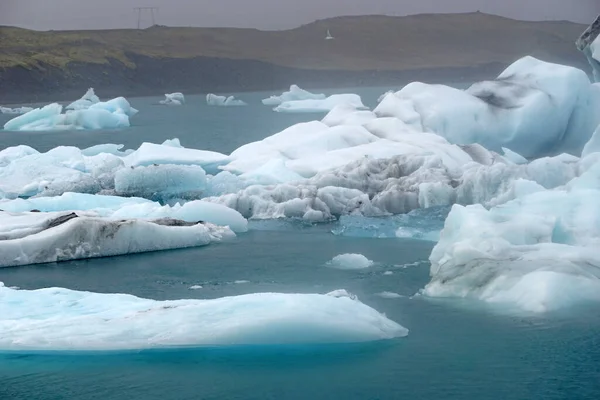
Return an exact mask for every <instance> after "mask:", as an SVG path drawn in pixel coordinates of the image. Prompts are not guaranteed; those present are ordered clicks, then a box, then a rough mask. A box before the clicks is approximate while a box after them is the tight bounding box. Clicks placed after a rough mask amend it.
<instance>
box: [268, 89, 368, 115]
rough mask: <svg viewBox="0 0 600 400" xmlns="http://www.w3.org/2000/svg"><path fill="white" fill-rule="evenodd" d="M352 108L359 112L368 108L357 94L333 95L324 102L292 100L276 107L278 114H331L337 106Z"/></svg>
mask: <svg viewBox="0 0 600 400" xmlns="http://www.w3.org/2000/svg"><path fill="white" fill-rule="evenodd" d="M341 105H343V106H350V107H354V108H355V109H357V110H365V109H367V107H366V106H365V105H364V104H363V102H362V99H361V98H360V96H359V95H357V94H353V93H350V94H333V95H331V96H329V97H327V98H325V99H322V100H291V101H285V102H283V103H281V104H280V105H278V106H277V107H275V108H274V109H273V110H274V111H277V112H287V113H311V112H314V113H321V112H329V111H331V110H333V109H334V108H335V107H336V106H341Z"/></svg>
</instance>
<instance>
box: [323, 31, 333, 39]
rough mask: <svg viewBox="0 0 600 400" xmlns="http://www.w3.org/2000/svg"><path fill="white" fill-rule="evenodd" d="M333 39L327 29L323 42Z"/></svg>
mask: <svg viewBox="0 0 600 400" xmlns="http://www.w3.org/2000/svg"><path fill="white" fill-rule="evenodd" d="M332 39H334V37H333V36H331V32H329V29H327V36H325V40H332Z"/></svg>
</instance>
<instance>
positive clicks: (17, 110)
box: [0, 106, 33, 114]
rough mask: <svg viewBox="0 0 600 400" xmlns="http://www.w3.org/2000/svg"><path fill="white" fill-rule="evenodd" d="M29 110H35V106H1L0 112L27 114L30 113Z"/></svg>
mask: <svg viewBox="0 0 600 400" xmlns="http://www.w3.org/2000/svg"><path fill="white" fill-rule="evenodd" d="M29 111H33V108H32V107H16V108H10V107H2V106H0V114H25V113H28V112H29Z"/></svg>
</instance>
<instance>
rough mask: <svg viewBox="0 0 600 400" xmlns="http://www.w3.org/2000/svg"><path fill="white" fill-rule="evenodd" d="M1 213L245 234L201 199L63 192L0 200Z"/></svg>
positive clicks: (233, 217)
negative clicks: (176, 223) (181, 224)
mask: <svg viewBox="0 0 600 400" xmlns="http://www.w3.org/2000/svg"><path fill="white" fill-rule="evenodd" d="M0 210H4V211H7V212H12V213H21V212H28V211H31V210H37V211H41V212H65V211H71V212H80V211H82V212H85V214H86V215H89V216H92V215H93V216H97V217H102V218H108V219H112V220H122V219H145V220H159V219H165V218H166V219H175V220H181V221H185V222H188V223H198V222H208V223H211V224H214V225H219V226H227V227H229V228H230V229H231V230H233V231H234V232H246V231H247V230H248V222H247V221H246V219H245V218H244V217H242V216H241V215H240V213H238V212H237V211H235V210H232V209H231V208H228V207H225V206H221V205H219V204H214V203H208V202H205V201H201V200H195V201H190V202H187V203H184V204H179V203H177V204H175V205H173V206H169V205H164V206H163V205H161V204H159V203H157V202H154V201H151V200H148V199H143V198H137V197H118V196H103V195H93V194H84V193H64V194H62V195H60V196H56V197H35V198H30V199H14V200H0Z"/></svg>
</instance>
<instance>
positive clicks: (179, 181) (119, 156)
mask: <svg viewBox="0 0 600 400" xmlns="http://www.w3.org/2000/svg"><path fill="white" fill-rule="evenodd" d="M121 149H122V146H121V145H112V144H106V145H98V146H94V147H91V148H88V149H84V150H80V149H78V148H76V147H63V146H59V147H57V148H54V149H52V150H50V151H48V152H46V153H39V152H37V151H36V150H34V149H32V148H30V147H27V146H18V147H9V148H7V149H4V150H1V151H0V198H3V197H5V198H15V197H31V196H56V195H60V194H62V193H65V192H80V193H99V192H101V191H107V190H108V191H114V190H115V181H118V183H119V185H118V186H119V190H121V191H122V193H123V194H126V195H136V196H142V195H143V196H146V195H149V196H151V197H155V198H157V199H159V198H160V199H162V200H166V197H168V196H170V195H168V194H169V193H170V194H171V195H172V196H173V197H177V196H178V195H182V196H184V197H187V198H189V197H193V193H201V192H202V191H203V190H204V187H205V182H206V178H205V173H204V171H207V172H212V173H216V172H219V169H218V166H220V165H223V164H226V163H227V161H228V160H229V157H228V156H225V155H223V154H220V153H215V152H210V151H201V150H193V149H186V148H183V147H180V146H179V142H178V141H177V140H173V141H167V142H166V143H165V144H162V145H158V144H152V143H143V144H142V145H141V146H140V147H139V148H138V149H137V150H135V151H131V150H127V151H122V150H121ZM153 171H155V172H159V173H160V174H162V175H161V176H162V178H164V179H162V178H161V179H159V177H158V175H156V174H154V173H153ZM117 173H119V176H118V179H117V177H116V175H117ZM179 173H185V174H187V175H186V177H187V178H189V179H188V180H185V179H184V177H183V176H176V175H177V174H179ZM160 192H162V193H160ZM192 192H193V193H192ZM154 194H156V196H153V195H154Z"/></svg>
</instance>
